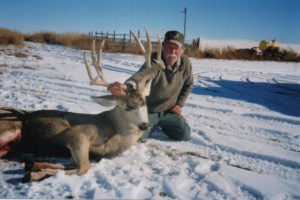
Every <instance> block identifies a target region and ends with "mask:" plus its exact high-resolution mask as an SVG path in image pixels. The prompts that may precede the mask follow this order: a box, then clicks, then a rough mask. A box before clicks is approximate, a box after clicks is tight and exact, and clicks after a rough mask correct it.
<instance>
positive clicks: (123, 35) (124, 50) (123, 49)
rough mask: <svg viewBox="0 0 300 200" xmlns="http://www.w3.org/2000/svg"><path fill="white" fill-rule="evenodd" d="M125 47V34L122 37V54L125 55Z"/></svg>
mask: <svg viewBox="0 0 300 200" xmlns="http://www.w3.org/2000/svg"><path fill="white" fill-rule="evenodd" d="M125 45H126V34H125V33H124V35H123V52H124V53H125Z"/></svg>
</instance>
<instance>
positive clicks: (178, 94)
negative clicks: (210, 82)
mask: <svg viewBox="0 0 300 200" xmlns="http://www.w3.org/2000/svg"><path fill="white" fill-rule="evenodd" d="M156 55H157V53H153V54H152V55H151V57H152V60H151V61H152V63H153V64H154V59H155V58H156ZM162 60H163V61H164V63H165V66H166V69H165V70H160V71H158V72H157V73H156V74H154V75H153V79H152V82H151V90H150V94H149V96H147V97H146V102H147V106H148V112H149V113H155V112H163V111H167V110H169V109H170V108H171V107H173V106H174V105H178V106H180V107H183V105H184V102H185V100H186V98H187V96H188V95H189V93H190V92H191V90H192V87H193V74H192V66H191V63H190V61H189V59H188V57H187V56H185V55H182V56H181V59H180V64H178V65H177V66H178V68H177V70H175V71H174V70H172V68H170V67H167V62H166V60H165V59H164V56H163V55H162ZM145 73H147V70H146V66H145V64H144V65H143V66H142V67H141V69H140V70H139V71H138V72H136V73H135V74H134V75H133V76H132V77H130V78H129V79H128V80H127V81H126V82H128V81H134V82H135V83H139V82H140V80H141V79H142V77H143V75H144V74H145Z"/></svg>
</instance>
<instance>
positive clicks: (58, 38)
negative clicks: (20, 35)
mask: <svg viewBox="0 0 300 200" xmlns="http://www.w3.org/2000/svg"><path fill="white" fill-rule="evenodd" d="M24 38H25V40H26V41H31V42H39V43H48V44H57V45H62V46H67V47H73V48H78V49H89V48H90V45H88V44H90V43H91V42H92V40H93V38H92V37H91V36H89V35H86V34H77V33H63V34H57V33H53V32H40V33H34V34H27V35H24Z"/></svg>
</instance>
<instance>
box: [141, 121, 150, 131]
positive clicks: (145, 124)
mask: <svg viewBox="0 0 300 200" xmlns="http://www.w3.org/2000/svg"><path fill="white" fill-rule="evenodd" d="M149 126H150V124H149V123H148V122H144V123H142V124H141V125H140V126H139V129H141V130H142V131H145V130H147V129H148V128H149Z"/></svg>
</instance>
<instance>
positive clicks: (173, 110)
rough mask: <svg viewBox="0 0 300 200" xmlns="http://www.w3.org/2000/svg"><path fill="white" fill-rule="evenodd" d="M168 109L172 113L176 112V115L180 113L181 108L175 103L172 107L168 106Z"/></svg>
mask: <svg viewBox="0 0 300 200" xmlns="http://www.w3.org/2000/svg"><path fill="white" fill-rule="evenodd" d="M170 111H171V112H172V113H175V114H177V115H180V114H181V108H180V106H177V105H175V106H173V107H172V108H170Z"/></svg>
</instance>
